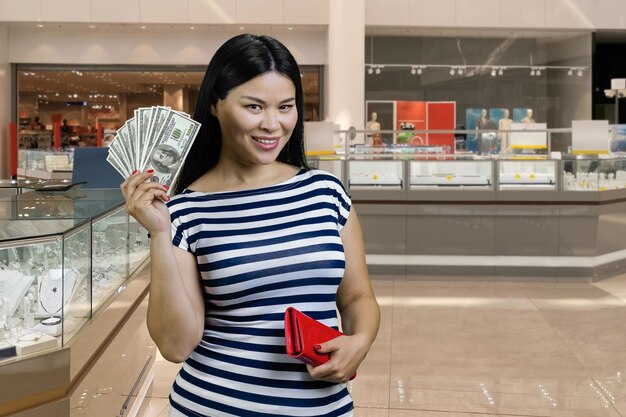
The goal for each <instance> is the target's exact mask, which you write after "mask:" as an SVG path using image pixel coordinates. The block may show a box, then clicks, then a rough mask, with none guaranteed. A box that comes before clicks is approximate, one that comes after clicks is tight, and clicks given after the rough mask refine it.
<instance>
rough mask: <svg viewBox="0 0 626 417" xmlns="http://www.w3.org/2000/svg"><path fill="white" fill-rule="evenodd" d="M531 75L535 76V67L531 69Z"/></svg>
mask: <svg viewBox="0 0 626 417" xmlns="http://www.w3.org/2000/svg"><path fill="white" fill-rule="evenodd" d="M530 76H531V77H534V76H535V69H534V68H531V69H530Z"/></svg>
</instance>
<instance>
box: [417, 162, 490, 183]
mask: <svg viewBox="0 0 626 417" xmlns="http://www.w3.org/2000/svg"><path fill="white" fill-rule="evenodd" d="M409 164H410V171H409V172H410V174H409V175H410V177H409V184H410V189H411V190H419V189H437V188H453V189H467V190H471V189H491V188H492V187H493V173H492V166H493V164H492V161H490V160H476V161H463V160H460V161H455V160H451V161H428V160H426V161H419V160H418V161H409Z"/></svg>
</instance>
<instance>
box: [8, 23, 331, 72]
mask: <svg viewBox="0 0 626 417" xmlns="http://www.w3.org/2000/svg"><path fill="white" fill-rule="evenodd" d="M253 31H254V30H253ZM241 32H242V31H240V30H238V28H230V29H224V28H207V27H204V28H196V29H194V30H190V29H189V28H187V27H174V28H170V27H169V26H167V27H154V28H148V29H145V30H142V29H140V28H139V27H129V26H114V27H103V28H96V29H85V27H84V26H83V27H81V26H77V25H75V24H74V25H65V24H62V25H61V27H58V25H46V26H45V27H44V28H37V27H36V25H35V24H21V25H16V26H13V27H11V29H10V45H9V51H10V52H9V61H10V62H13V63H46V64H68V63H72V64H130V65H207V64H208V63H209V61H210V59H211V57H212V56H213V53H214V52H215V50H216V49H217V48H218V47H219V46H220V45H221V44H222V43H223V42H224V41H226V40H227V39H228V38H230V37H231V36H234V35H236V34H238V33H241ZM262 32H263V33H264V34H268V35H270V36H274V37H276V38H277V39H279V40H280V41H281V42H283V43H284V44H285V45H286V46H287V47H288V48H289V49H290V50H291V52H292V53H293V54H294V56H295V58H296V60H297V61H298V63H299V64H300V65H323V64H324V63H325V61H326V29H325V28H321V27H318V28H294V30H291V31H290V30H287V29H286V28H276V29H270V28H264V30H263V31H262Z"/></svg>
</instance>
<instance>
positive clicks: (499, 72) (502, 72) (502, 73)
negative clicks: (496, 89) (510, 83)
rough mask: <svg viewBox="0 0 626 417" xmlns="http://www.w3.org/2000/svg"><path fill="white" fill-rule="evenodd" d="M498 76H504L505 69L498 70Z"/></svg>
mask: <svg viewBox="0 0 626 417" xmlns="http://www.w3.org/2000/svg"><path fill="white" fill-rule="evenodd" d="M498 75H504V68H503V67H500V69H499V70H498Z"/></svg>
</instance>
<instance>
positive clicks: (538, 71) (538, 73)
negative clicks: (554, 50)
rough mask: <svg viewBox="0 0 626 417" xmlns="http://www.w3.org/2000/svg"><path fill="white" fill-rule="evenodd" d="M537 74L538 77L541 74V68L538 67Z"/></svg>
mask: <svg viewBox="0 0 626 417" xmlns="http://www.w3.org/2000/svg"><path fill="white" fill-rule="evenodd" d="M535 75H536V76H537V77H539V76H540V75H541V68H537V72H535Z"/></svg>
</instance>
